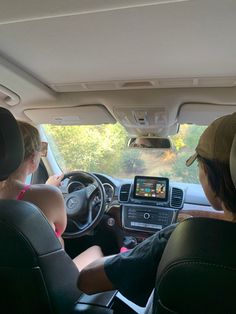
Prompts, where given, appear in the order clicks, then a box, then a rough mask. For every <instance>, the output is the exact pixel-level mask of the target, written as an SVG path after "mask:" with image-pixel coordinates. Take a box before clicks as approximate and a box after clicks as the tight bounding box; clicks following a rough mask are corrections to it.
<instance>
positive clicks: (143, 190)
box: [134, 176, 169, 202]
mask: <svg viewBox="0 0 236 314" xmlns="http://www.w3.org/2000/svg"><path fill="white" fill-rule="evenodd" d="M168 192H169V179H167V178H162V177H146V176H145V177H144V176H136V177H135V178H134V198H139V199H146V200H154V201H159V202H161V201H163V202H166V201H167V200H168Z"/></svg>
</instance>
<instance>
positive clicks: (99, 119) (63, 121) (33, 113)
mask: <svg viewBox="0 0 236 314" xmlns="http://www.w3.org/2000/svg"><path fill="white" fill-rule="evenodd" d="M24 113H25V115H26V116H27V117H28V118H29V119H31V120H32V121H33V122H34V123H35V124H57V125H97V124H108V123H116V120H115V119H114V117H113V116H112V115H111V114H110V112H109V111H108V110H107V109H106V108H105V107H104V106H102V105H86V106H78V107H62V108H37V109H27V110H25V111H24Z"/></svg>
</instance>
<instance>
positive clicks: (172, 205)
mask: <svg viewBox="0 0 236 314" xmlns="http://www.w3.org/2000/svg"><path fill="white" fill-rule="evenodd" d="M119 195H120V196H119V201H120V204H121V205H122V225H123V228H124V229H127V230H135V231H145V232H151V233H153V232H156V231H158V230H160V229H162V228H164V227H166V226H168V225H170V224H172V223H174V222H176V220H177V216H178V211H179V210H180V209H181V208H182V207H183V198H184V191H183V190H182V189H179V188H176V187H173V186H171V187H170V186H169V179H168V178H163V177H147V176H136V177H135V178H134V182H133V184H125V185H123V186H121V189H120V193H119Z"/></svg>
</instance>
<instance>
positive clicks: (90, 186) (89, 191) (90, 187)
mask: <svg viewBox="0 0 236 314" xmlns="http://www.w3.org/2000/svg"><path fill="white" fill-rule="evenodd" d="M95 190H96V186H95V185H93V184H91V185H89V186H88V187H87V196H88V198H89V197H90V196H91V195H92V194H93V192H94V191H95Z"/></svg>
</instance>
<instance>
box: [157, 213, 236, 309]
mask: <svg viewBox="0 0 236 314" xmlns="http://www.w3.org/2000/svg"><path fill="white" fill-rule="evenodd" d="M235 243H236V224H235V223H232V222H227V221H220V220H215V219H207V218H193V219H188V220H186V221H184V222H182V223H181V224H179V225H178V226H177V227H176V229H175V230H174V232H173V233H172V235H171V237H170V239H169V241H168V243H167V246H166V249H165V251H164V254H163V256H162V259H161V262H160V264H159V267H158V272H157V281H156V287H155V295H154V309H153V313H158V314H159V313H165V314H167V313H186V314H187V313H188V314H190V313H201V314H203V313H215V314H216V313H221V314H223V313H227V314H229V313H236V299H235V287H236V253H235Z"/></svg>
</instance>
